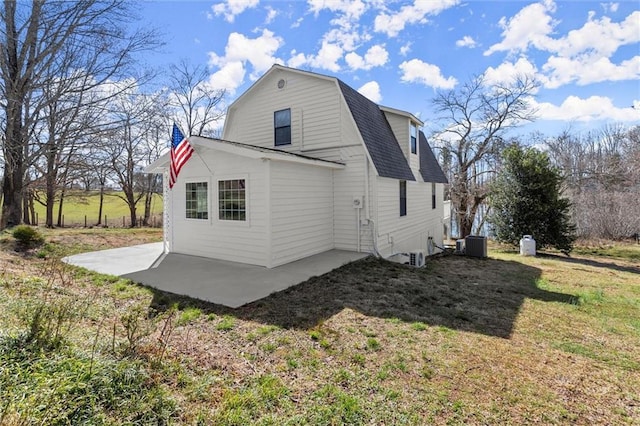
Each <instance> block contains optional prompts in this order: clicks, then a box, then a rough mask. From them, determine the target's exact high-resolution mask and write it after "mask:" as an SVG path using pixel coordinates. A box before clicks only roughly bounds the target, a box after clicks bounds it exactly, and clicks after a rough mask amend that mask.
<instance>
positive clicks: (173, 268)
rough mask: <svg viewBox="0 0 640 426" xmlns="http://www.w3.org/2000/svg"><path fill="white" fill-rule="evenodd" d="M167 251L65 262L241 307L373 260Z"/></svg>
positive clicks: (119, 252) (155, 248)
mask: <svg viewBox="0 0 640 426" xmlns="http://www.w3.org/2000/svg"><path fill="white" fill-rule="evenodd" d="M162 249H163V245H162V243H152V244H143V245H139V246H133V247H124V248H119V249H110V250H102V251H97V252H90V253H82V254H78V255H74V256H69V257H67V258H65V259H63V260H64V261H65V262H67V263H69V264H72V265H76V266H81V267H84V268H87V269H90V270H93V271H96V272H100V273H103V274H111V275H118V276H122V277H123V278H128V279H130V280H132V281H134V282H137V283H140V284H143V285H146V286H149V287H153V288H157V289H159V290H163V291H167V292H171V293H175V294H180V295H187V296H190V297H194V298H197V299H201V300H205V301H208V302H212V303H218V304H221V305H225V306H229V307H232V308H237V307H239V306H242V305H244V304H246V303H250V302H253V301H255V300H258V299H262V298H263V297H266V296H268V295H270V294H271V293H274V292H278V291H281V290H284V289H286V288H288V287H291V286H294V285H296V284H299V283H301V282H304V281H306V280H308V279H309V278H311V277H313V276H318V275H322V274H325V273H327V272H329V271H332V270H333V269H336V268H339V267H340V266H342V265H344V264H346V263H349V262H353V261H355V260H358V259H362V258H364V257H367V256H368V254H367V253H356V252H350V251H344V250H329V251H326V252H324V253H320V254H317V255H314V256H310V257H307V258H304V259H301V260H297V261H295V262H291V263H288V264H286V265H282V266H278V267H275V268H271V269H269V268H264V267H262V266H254V265H247V264H244V263H237V262H228V261H224V260H216V259H209V258H205V257H197V256H188V255H183V254H176V253H169V254H166V255H164V254H163V253H162Z"/></svg>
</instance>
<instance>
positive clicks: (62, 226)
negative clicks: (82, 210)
mask: <svg viewBox="0 0 640 426" xmlns="http://www.w3.org/2000/svg"><path fill="white" fill-rule="evenodd" d="M62 227H63V228H64V215H62Z"/></svg>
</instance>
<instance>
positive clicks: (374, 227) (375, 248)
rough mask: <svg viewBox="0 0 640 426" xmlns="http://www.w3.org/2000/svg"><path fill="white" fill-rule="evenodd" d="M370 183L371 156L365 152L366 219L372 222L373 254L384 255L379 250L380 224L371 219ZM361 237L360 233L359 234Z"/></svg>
mask: <svg viewBox="0 0 640 426" xmlns="http://www.w3.org/2000/svg"><path fill="white" fill-rule="evenodd" d="M370 186H371V185H370V183H369V157H368V156H367V155H366V154H365V156H364V193H365V198H364V216H365V220H367V221H368V223H369V224H371V236H372V243H373V254H375V255H376V256H377V257H382V256H381V255H380V252H379V251H378V237H377V236H378V225H377V224H376V222H375V221H373V220H371V210H370V209H369V200H370V199H371V197H370V193H369V191H370V190H371V188H370ZM358 237H359V235H358Z"/></svg>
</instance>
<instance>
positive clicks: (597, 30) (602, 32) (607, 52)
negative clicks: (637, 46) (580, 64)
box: [543, 11, 640, 57]
mask: <svg viewBox="0 0 640 426" xmlns="http://www.w3.org/2000/svg"><path fill="white" fill-rule="evenodd" d="M639 22H640V11H635V12H633V13H632V14H630V15H629V16H627V18H626V19H625V20H624V21H622V22H621V23H619V24H618V23H615V22H611V19H610V18H608V17H603V18H602V19H599V20H593V19H589V20H588V21H587V22H586V23H585V24H584V25H583V26H582V28H580V29H577V30H572V31H569V33H568V34H567V35H566V36H565V37H562V38H559V39H556V40H548V42H547V43H546V44H545V45H544V46H543V47H544V48H545V50H548V51H550V52H553V53H557V54H558V55H560V56H565V57H572V56H576V55H580V54H583V53H589V54H594V55H600V56H607V57H609V56H611V55H612V54H613V53H614V52H615V51H616V50H618V48H619V47H620V46H623V45H626V44H632V43H637V42H638V41H640V31H639V30H638V23H639Z"/></svg>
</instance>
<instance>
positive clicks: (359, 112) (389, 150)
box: [336, 79, 416, 180]
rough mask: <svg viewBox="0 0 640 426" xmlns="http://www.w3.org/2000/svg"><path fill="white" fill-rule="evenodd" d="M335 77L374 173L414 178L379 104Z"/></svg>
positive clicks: (407, 178) (402, 178)
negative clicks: (375, 171)
mask: <svg viewBox="0 0 640 426" xmlns="http://www.w3.org/2000/svg"><path fill="white" fill-rule="evenodd" d="M336 80H337V81H338V85H339V86H340V91H341V92H342V96H344V100H345V101H346V102H347V106H348V107H349V111H351V115H352V117H353V120H354V121H355V122H356V125H357V126H358V130H359V131H360V135H361V136H362V140H363V141H364V144H365V146H366V148H367V151H369V155H370V157H371V161H373V165H374V166H375V168H376V170H377V171H378V175H380V176H382V177H389V178H394V179H401V180H416V178H415V177H414V176H413V173H412V172H411V167H409V163H408V162H407V159H406V158H405V156H404V154H403V153H402V148H400V144H398V140H397V139H396V137H395V135H394V134H393V131H392V130H391V126H390V125H389V122H388V121H387V118H386V117H385V115H384V113H383V112H382V111H381V110H380V107H379V106H378V105H377V104H375V103H374V102H372V101H370V100H369V99H367V98H366V97H365V96H363V95H361V94H360V93H358V92H357V91H356V90H355V89H353V88H352V87H350V86H348V85H347V84H345V83H344V82H343V81H341V80H340V79H336Z"/></svg>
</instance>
